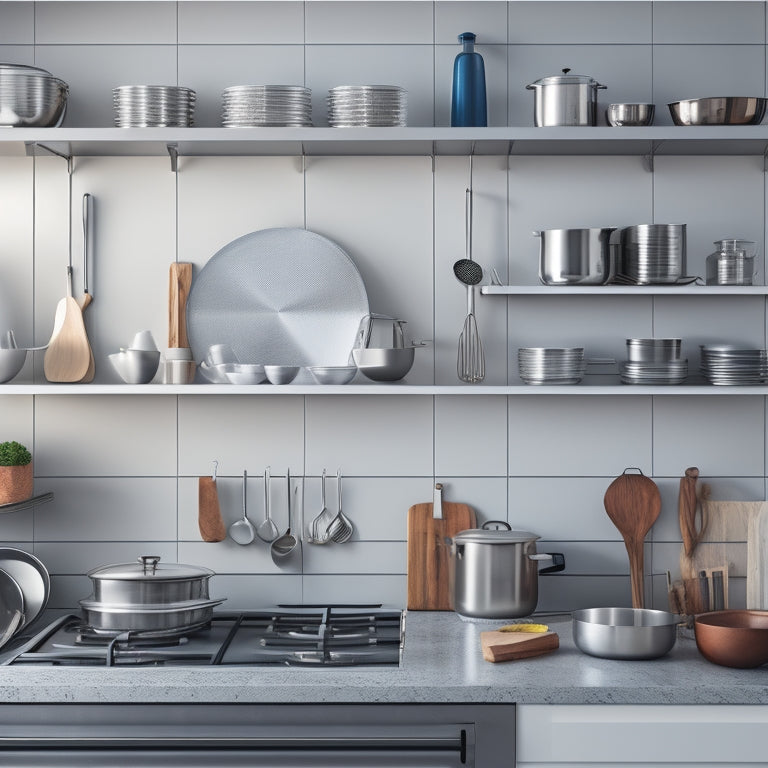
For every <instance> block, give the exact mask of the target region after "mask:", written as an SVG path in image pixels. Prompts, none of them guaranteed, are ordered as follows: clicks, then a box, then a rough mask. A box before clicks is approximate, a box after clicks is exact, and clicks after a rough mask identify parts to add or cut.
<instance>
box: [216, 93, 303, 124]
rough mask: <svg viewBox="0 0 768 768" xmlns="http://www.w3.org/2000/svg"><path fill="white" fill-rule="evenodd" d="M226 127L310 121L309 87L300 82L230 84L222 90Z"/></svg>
mask: <svg viewBox="0 0 768 768" xmlns="http://www.w3.org/2000/svg"><path fill="white" fill-rule="evenodd" d="M221 122H222V125H223V126H224V127H225V128H247V127H253V126H280V127H290V126H298V127H301V126H310V125H312V91H311V90H310V89H309V88H305V87H304V86H301V85H233V86H231V87H229V88H225V89H224V92H223V93H222V114H221Z"/></svg>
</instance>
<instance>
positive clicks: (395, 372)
mask: <svg viewBox="0 0 768 768" xmlns="http://www.w3.org/2000/svg"><path fill="white" fill-rule="evenodd" d="M415 353H416V348H415V347H399V348H395V347H387V348H384V347H367V348H365V349H353V350H352V357H353V358H354V360H355V362H356V363H357V367H358V368H359V369H360V370H361V371H362V372H363V374H365V376H367V377H368V378H369V379H371V380H372V381H398V380H399V379H402V378H403V377H404V376H405V375H406V374H407V373H408V371H410V370H411V368H412V367H413V360H414V357H415Z"/></svg>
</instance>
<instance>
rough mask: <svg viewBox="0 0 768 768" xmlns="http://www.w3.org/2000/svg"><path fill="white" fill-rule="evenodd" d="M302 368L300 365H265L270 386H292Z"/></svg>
mask: <svg viewBox="0 0 768 768" xmlns="http://www.w3.org/2000/svg"><path fill="white" fill-rule="evenodd" d="M300 368H301V366H299V365H265V366H264V373H266V374H267V378H268V379H269V383H270V384H290V383H291V382H292V381H293V380H294V379H295V378H296V376H297V375H298V373H299V370H300Z"/></svg>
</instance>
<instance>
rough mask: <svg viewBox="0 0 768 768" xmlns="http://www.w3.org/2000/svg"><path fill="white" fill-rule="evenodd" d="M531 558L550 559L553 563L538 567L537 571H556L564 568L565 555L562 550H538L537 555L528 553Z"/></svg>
mask: <svg viewBox="0 0 768 768" xmlns="http://www.w3.org/2000/svg"><path fill="white" fill-rule="evenodd" d="M528 557H529V559H531V560H551V561H552V563H553V565H550V566H547V567H546V568H540V569H539V573H540V574H541V573H557V572H558V571H564V570H565V555H564V554H563V553H562V552H540V553H539V554H537V555H528Z"/></svg>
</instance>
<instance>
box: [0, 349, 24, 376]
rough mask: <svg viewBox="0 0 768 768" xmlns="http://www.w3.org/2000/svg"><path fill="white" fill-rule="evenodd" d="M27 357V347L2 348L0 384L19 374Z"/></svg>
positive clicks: (0, 352)
mask: <svg viewBox="0 0 768 768" xmlns="http://www.w3.org/2000/svg"><path fill="white" fill-rule="evenodd" d="M26 359H27V350H26V349H0V384H5V382H6V381H10V380H11V379H13V378H15V377H16V376H18V374H19V372H20V371H21V369H22V368H23V367H24V363H25V362H26Z"/></svg>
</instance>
